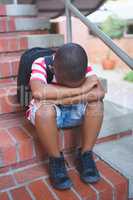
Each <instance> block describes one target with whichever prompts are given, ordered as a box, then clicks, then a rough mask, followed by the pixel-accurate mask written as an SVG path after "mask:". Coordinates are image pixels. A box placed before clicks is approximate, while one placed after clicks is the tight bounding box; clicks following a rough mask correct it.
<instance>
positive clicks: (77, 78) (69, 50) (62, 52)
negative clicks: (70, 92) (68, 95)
mask: <svg viewBox="0 0 133 200" xmlns="http://www.w3.org/2000/svg"><path fill="white" fill-rule="evenodd" d="M87 63H88V60H87V55H86V52H85V50H84V49H83V48H82V47H81V46H80V45H78V44H75V43H68V44H65V45H63V46H62V47H60V48H59V49H58V51H57V52H56V54H55V58H54V64H53V65H54V72H55V77H56V79H57V81H58V83H60V84H62V85H66V86H69V87H76V86H79V85H80V84H82V83H83V81H84V80H85V74H86V68H87Z"/></svg>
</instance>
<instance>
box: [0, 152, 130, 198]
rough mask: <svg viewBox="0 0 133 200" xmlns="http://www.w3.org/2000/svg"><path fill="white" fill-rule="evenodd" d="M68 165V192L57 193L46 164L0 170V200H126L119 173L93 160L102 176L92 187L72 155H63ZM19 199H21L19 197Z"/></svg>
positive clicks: (29, 164)
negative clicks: (79, 171)
mask: <svg viewBox="0 0 133 200" xmlns="http://www.w3.org/2000/svg"><path fill="white" fill-rule="evenodd" d="M65 158H66V160H67V162H68V164H69V166H68V167H67V171H68V174H69V176H70V178H71V179H72V181H73V187H72V188H71V190H66V191H58V190H56V189H54V188H53V187H52V186H51V184H50V180H49V174H48V163H47V161H45V162H34V163H33V162H29V163H27V165H26V166H21V165H20V166H19V168H17V166H12V167H10V169H8V168H7V169H6V168H5V171H4V169H3V173H2V170H1V176H0V182H1V184H0V191H1V200H4V199H5V198H6V199H7V200H9V199H13V200H15V199H17V198H18V196H20V195H21V194H22V199H32V200H33V199H36V200H40V199H44V197H45V198H46V199H47V200H50V199H51V200H52V199H57V200H68V199H72V200H81V199H91V200H98V199H108V200H112V199H114V200H120V199H121V200H127V191H128V182H127V180H126V179H125V178H124V177H123V176H121V175H120V174H119V173H118V172H116V171H115V170H113V169H112V168H110V167H109V166H108V165H106V164H105V163H104V162H103V161H101V160H98V159H97V161H96V164H97V167H98V169H99V171H100V174H101V180H100V181H99V182H98V183H96V184H92V185H86V184H84V183H83V182H82V181H81V180H80V177H79V174H78V172H77V170H76V169H75V166H74V165H73V162H74V156H73V155H72V154H67V155H66V156H65ZM19 198H20V197H19Z"/></svg>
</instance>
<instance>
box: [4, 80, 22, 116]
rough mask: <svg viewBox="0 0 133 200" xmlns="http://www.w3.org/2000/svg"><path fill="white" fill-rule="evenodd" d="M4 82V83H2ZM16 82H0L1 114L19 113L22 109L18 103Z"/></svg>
mask: <svg viewBox="0 0 133 200" xmlns="http://www.w3.org/2000/svg"><path fill="white" fill-rule="evenodd" d="M2 81H4V82H2ZM16 90H17V87H16V81H14V80H6V81H5V80H1V82H0V114H5V113H12V112H18V111H21V110H22V109H21V108H20V105H19V104H18V102H17V95H16Z"/></svg>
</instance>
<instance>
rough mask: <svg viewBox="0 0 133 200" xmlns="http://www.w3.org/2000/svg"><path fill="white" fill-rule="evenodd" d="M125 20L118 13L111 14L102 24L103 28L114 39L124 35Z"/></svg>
mask: <svg viewBox="0 0 133 200" xmlns="http://www.w3.org/2000/svg"><path fill="white" fill-rule="evenodd" d="M124 27H125V21H124V20H122V19H120V18H119V17H118V16H117V15H110V16H108V17H107V19H106V20H105V21H104V22H103V23H102V24H101V25H100V28H101V30H102V31H103V32H104V33H105V34H107V35H108V36H109V37H111V38H112V39H114V38H118V39H119V38H121V37H122V36H123V32H124Z"/></svg>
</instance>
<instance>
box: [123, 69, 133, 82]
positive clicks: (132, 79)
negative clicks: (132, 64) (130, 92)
mask: <svg viewBox="0 0 133 200" xmlns="http://www.w3.org/2000/svg"><path fill="white" fill-rule="evenodd" d="M124 80H126V81H130V82H133V71H130V72H128V73H127V74H126V75H125V77H124Z"/></svg>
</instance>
